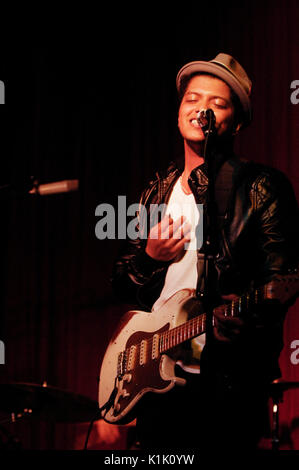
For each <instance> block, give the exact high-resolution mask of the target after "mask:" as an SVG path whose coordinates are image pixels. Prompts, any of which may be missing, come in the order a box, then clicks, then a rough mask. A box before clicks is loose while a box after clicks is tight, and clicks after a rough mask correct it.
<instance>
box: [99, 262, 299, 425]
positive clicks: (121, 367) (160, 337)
mask: <svg viewBox="0 0 299 470" xmlns="http://www.w3.org/2000/svg"><path fill="white" fill-rule="evenodd" d="M298 292H299V275H298V274H297V271H296V272H295V273H294V274H288V275H283V276H276V277H275V278H273V279H272V280H271V281H270V282H269V283H268V284H266V285H265V286H262V287H260V288H257V289H255V290H252V291H250V292H247V293H245V294H243V295H242V296H240V297H238V299H237V300H234V301H232V302H231V303H229V304H224V305H220V306H219V307H216V308H215V309H214V312H215V311H216V310H217V309H220V312H221V313H222V314H223V315H224V316H236V315H240V314H242V313H246V312H247V311H250V308H251V306H253V305H256V304H257V303H259V302H262V301H264V300H279V302H280V303H282V304H283V303H285V302H287V301H288V300H289V299H292V298H293V299H295V298H296V297H297V296H298ZM194 315H195V316H194ZM188 317H190V318H189V319H188ZM205 331H206V314H205V313H203V312H202V304H201V303H200V302H199V301H198V299H196V297H195V291H194V290H192V289H183V290H180V291H178V292H177V293H176V294H174V295H173V296H172V297H171V298H170V299H169V300H168V301H167V302H165V304H164V305H163V307H162V308H161V309H160V310H158V311H155V312H152V313H148V312H142V311H139V310H136V311H130V312H127V313H126V314H125V315H124V316H123V318H122V319H121V321H120V323H119V325H118V327H117V329H116V331H115V333H114V335H113V337H112V339H111V341H110V343H109V345H108V348H107V351H106V353H105V356H104V358H103V361H102V366H101V370H100V383H99V397H98V402H99V407H100V410H101V415H102V417H103V418H104V419H105V420H106V421H107V422H109V423H117V424H125V423H128V422H130V421H132V420H133V419H134V418H135V415H134V412H133V411H134V407H135V405H136V404H137V403H138V402H139V400H140V399H141V398H142V396H143V395H144V394H145V393H147V392H156V393H165V392H168V391H169V390H170V389H171V388H173V387H174V385H175V384H179V385H184V384H185V380H184V379H182V378H180V377H176V375H175V363H176V360H175V359H174V357H175V354H176V353H177V352H178V350H176V349H175V348H176V346H178V345H180V344H182V343H184V342H186V341H188V340H190V339H192V338H195V337H197V336H199V335H201V334H203V333H205ZM178 358H179V356H178Z"/></svg>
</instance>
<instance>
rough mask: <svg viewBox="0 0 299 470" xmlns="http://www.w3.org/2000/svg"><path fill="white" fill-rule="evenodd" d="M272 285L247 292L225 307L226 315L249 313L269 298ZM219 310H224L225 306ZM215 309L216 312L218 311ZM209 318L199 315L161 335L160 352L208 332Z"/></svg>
mask: <svg viewBox="0 0 299 470" xmlns="http://www.w3.org/2000/svg"><path fill="white" fill-rule="evenodd" d="M271 292H272V291H271V283H270V284H268V285H267V286H262V287H260V288H257V289H255V290H253V291H252V292H246V293H245V294H243V295H241V296H240V297H238V298H237V299H236V300H233V301H232V302H230V303H228V304H226V305H225V315H227V316H236V315H240V314H241V313H244V312H246V311H248V309H249V308H250V306H252V305H255V304H257V303H258V302H261V301H262V300H264V299H265V298H269V297H270V294H271ZM217 308H223V305H222V306H220V307H216V309H217ZM216 309H214V310H216ZM206 322H207V316H206V314H205V313H202V314H200V315H198V316H197V317H195V318H191V319H190V320H188V321H187V322H185V323H183V324H182V325H179V326H176V327H175V328H172V329H170V330H168V331H165V332H163V333H161V335H160V341H159V352H160V353H161V354H162V353H165V352H166V351H168V350H169V349H172V348H174V347H175V346H178V345H179V344H181V343H183V342H184V341H187V340H190V339H192V338H196V336H199V335H201V334H203V333H205V331H206Z"/></svg>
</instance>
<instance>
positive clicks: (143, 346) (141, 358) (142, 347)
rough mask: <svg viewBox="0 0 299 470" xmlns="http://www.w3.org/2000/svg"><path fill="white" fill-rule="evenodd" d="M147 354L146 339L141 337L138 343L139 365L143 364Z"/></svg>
mask: <svg viewBox="0 0 299 470" xmlns="http://www.w3.org/2000/svg"><path fill="white" fill-rule="evenodd" d="M146 356H147V341H146V340H145V339H143V340H142V341H141V343H140V353H139V365H141V366H143V365H144V364H145V363H146Z"/></svg>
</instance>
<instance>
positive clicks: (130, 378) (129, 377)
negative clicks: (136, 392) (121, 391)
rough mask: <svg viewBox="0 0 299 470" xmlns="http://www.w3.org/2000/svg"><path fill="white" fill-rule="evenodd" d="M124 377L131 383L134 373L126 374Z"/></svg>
mask: <svg viewBox="0 0 299 470" xmlns="http://www.w3.org/2000/svg"><path fill="white" fill-rule="evenodd" d="M123 379H124V381H125V382H128V383H130V382H131V380H132V374H126V375H124V377H123Z"/></svg>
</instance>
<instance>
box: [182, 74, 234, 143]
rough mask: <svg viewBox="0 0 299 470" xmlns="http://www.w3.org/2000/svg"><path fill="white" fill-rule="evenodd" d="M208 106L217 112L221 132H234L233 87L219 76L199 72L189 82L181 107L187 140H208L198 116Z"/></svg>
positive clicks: (218, 128) (219, 134) (183, 131)
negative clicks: (199, 73)
mask: <svg viewBox="0 0 299 470" xmlns="http://www.w3.org/2000/svg"><path fill="white" fill-rule="evenodd" d="M208 108H210V109H212V110H213V111H214V114H215V117H216V125H215V126H216V129H217V135H218V136H225V135H231V134H232V132H233V131H234V130H235V129H234V127H233V123H234V107H233V103H232V100H231V91H230V88H229V86H228V85H227V84H226V83H225V82H223V81H222V80H220V79H219V78H216V77H213V76H210V75H196V76H194V77H193V78H191V80H190V81H189V83H188V86H187V88H186V91H185V94H184V96H183V99H182V102H181V105H180V109H179V116H178V125H179V129H180V132H181V135H182V137H183V138H184V139H185V140H187V141H192V142H200V141H203V140H204V139H205V136H204V134H203V132H202V130H201V127H200V126H199V124H198V122H197V119H196V117H197V114H198V112H199V111H200V110H201V109H208Z"/></svg>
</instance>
